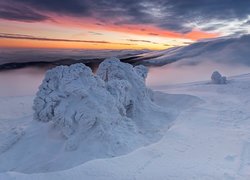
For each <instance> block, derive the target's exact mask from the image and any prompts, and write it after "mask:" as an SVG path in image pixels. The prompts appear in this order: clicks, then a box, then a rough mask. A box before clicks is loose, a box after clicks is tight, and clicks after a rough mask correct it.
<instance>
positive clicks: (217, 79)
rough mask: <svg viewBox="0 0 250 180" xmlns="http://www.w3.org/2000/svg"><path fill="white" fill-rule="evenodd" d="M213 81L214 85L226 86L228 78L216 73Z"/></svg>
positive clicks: (212, 78) (212, 77) (213, 75)
mask: <svg viewBox="0 0 250 180" xmlns="http://www.w3.org/2000/svg"><path fill="white" fill-rule="evenodd" d="M211 80H212V83H213V84H226V83H227V78H226V77H225V76H222V75H221V74H220V73H219V72H218V71H214V72H213V74H212V76H211Z"/></svg>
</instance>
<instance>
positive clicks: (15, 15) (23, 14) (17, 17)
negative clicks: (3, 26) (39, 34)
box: [0, 3, 50, 22]
mask: <svg viewBox="0 0 250 180" xmlns="http://www.w3.org/2000/svg"><path fill="white" fill-rule="evenodd" d="M0 18H1V19H7V20H13V21H24V22H37V21H45V20H49V19H50V18H49V17H48V16H46V15H43V14H41V13H38V12H36V11H34V10H33V9H31V8H29V7H26V6H22V5H19V7H16V6H11V5H7V4H2V3H0Z"/></svg>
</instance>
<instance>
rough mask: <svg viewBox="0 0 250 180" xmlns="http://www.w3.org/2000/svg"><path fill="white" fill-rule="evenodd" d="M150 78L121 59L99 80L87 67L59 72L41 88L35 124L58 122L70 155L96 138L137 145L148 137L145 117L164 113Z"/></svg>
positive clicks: (108, 63) (103, 68)
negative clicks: (154, 96) (156, 102)
mask: <svg viewBox="0 0 250 180" xmlns="http://www.w3.org/2000/svg"><path fill="white" fill-rule="evenodd" d="M146 76H147V68H145V67H144V66H141V65H140V66H136V67H133V66H132V65H130V64H126V63H122V62H120V60H119V59H116V58H111V59H107V60H105V61H104V62H103V63H101V64H100V66H99V69H98V70H97V75H94V74H93V72H92V71H91V69H90V68H89V67H87V66H85V65H83V64H74V65H71V66H58V67H56V68H54V69H52V70H49V71H48V72H47V74H46V77H45V79H44V81H43V83H42V85H41V86H40V87H39V91H38V93H37V97H36V98H35V100H34V106H33V109H34V111H35V113H34V119H36V120H38V121H42V122H52V124H53V125H54V126H55V127H56V128H58V129H59V131H60V132H61V133H62V134H63V136H64V137H65V138H66V139H68V141H67V144H66V149H67V150H75V149H77V147H78V145H79V143H80V141H82V139H84V138H87V137H88V136H92V135H93V136H95V137H97V139H98V138H99V139H105V141H107V142H110V143H111V144H112V143H113V144H121V145H123V144H124V143H125V144H126V142H128V141H136V140H137V139H136V138H134V140H133V138H132V137H133V134H137V133H138V132H139V131H140V132H141V131H143V130H140V128H141V127H142V124H145V122H142V121H143V117H144V114H145V113H146V114H147V113H150V112H151V111H154V109H159V110H155V111H158V112H160V113H164V112H163V111H161V110H160V108H158V107H157V108H155V106H156V105H154V104H153V103H152V101H151V99H152V97H151V94H152V93H151V91H150V90H148V89H147V87H146V86H145V78H146ZM165 114H166V113H165ZM125 134H130V136H131V139H129V137H130V136H128V135H125ZM123 137H126V138H127V139H126V142H125V141H124V139H123ZM120 141H124V142H120Z"/></svg>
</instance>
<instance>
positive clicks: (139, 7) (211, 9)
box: [0, 0, 250, 33]
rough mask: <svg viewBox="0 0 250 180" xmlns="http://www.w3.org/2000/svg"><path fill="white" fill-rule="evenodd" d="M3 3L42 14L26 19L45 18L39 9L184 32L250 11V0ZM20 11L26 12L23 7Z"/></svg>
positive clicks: (41, 0)
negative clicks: (198, 25)
mask: <svg viewBox="0 0 250 180" xmlns="http://www.w3.org/2000/svg"><path fill="white" fill-rule="evenodd" d="M0 1H4V0H0ZM4 4H11V5H13V7H15V8H19V7H20V4H22V5H23V7H24V6H28V7H30V8H32V11H31V12H33V13H38V12H39V14H36V15H34V16H32V15H30V16H29V12H27V13H28V15H27V16H28V17H27V18H26V19H29V18H32V17H34V18H35V19H34V21H35V20H36V18H37V20H38V21H39V20H43V19H46V17H47V16H43V15H42V14H40V13H56V14H61V15H69V16H77V17H93V18H96V19H97V20H99V21H100V25H105V24H110V23H113V24H115V25H124V24H135V25H136V24H150V25H154V26H157V27H160V28H163V29H166V30H172V31H177V32H181V33H187V32H190V31H191V30H192V29H193V28H194V27H195V26H194V25H192V24H190V23H203V24H206V23H208V22H210V21H218V22H222V20H223V22H224V23H225V21H232V20H242V19H245V18H247V17H248V15H250V1H249V0H237V1H236V0H219V1H218V0H154V1H152V0H137V1H135V0H98V1H93V0H9V1H6V2H4ZM1 9H2V8H1ZM20 11H21V12H24V10H23V9H21V10H20ZM8 12H10V13H11V10H10V11H9V10H6V11H5V14H4V13H2V14H4V15H2V18H6V19H11V18H9V17H11V16H8V15H7V13H8ZM31 12H30V14H31ZM13 14H14V15H12V16H15V17H16V18H14V19H17V18H18V13H17V14H16V15H15V13H13ZM39 15H40V16H39ZM20 17H21V15H20ZM24 19H25V18H24ZM223 25H225V24H223V23H218V24H217V25H216V24H213V25H211V27H209V26H206V29H204V30H208V31H213V30H214V29H216V28H217V27H218V28H219V27H221V26H223Z"/></svg>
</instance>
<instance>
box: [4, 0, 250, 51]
mask: <svg viewBox="0 0 250 180" xmlns="http://www.w3.org/2000/svg"><path fill="white" fill-rule="evenodd" d="M249 33H250V0H0V47H15V48H80V49H167V48H170V47H174V46H183V45H188V44H191V43H193V42H196V41H201V40H203V39H206V38H220V37H223V36H235V35H242V34H249Z"/></svg>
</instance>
